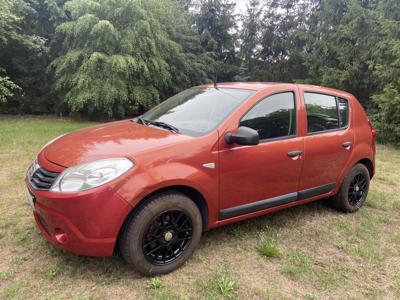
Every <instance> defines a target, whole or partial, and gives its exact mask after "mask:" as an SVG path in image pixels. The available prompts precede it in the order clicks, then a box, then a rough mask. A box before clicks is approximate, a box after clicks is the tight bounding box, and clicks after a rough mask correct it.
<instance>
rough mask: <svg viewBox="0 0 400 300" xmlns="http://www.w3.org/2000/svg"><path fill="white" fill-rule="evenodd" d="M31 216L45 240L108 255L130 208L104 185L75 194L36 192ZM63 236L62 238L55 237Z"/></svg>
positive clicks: (86, 252)
mask: <svg viewBox="0 0 400 300" xmlns="http://www.w3.org/2000/svg"><path fill="white" fill-rule="evenodd" d="M26 185H27V188H28V190H29V192H30V193H31V195H32V196H33V197H34V201H33V203H34V211H33V214H34V217H35V220H36V223H37V224H38V226H39V228H40V230H41V231H42V233H43V234H44V236H45V237H46V239H47V240H48V241H49V242H50V243H51V244H53V245H55V246H57V247H59V248H61V249H64V250H66V251H68V252H73V253H76V254H81V255H87V256H111V255H113V253H114V248H115V243H116V241H117V237H118V234H119V231H120V229H121V226H122V224H123V222H124V220H125V218H126V217H127V216H128V214H129V212H130V211H131V209H132V206H131V205H130V204H129V203H128V202H126V201H125V200H124V199H123V198H122V197H121V196H119V195H118V194H117V193H115V192H114V191H113V190H112V189H111V188H110V187H108V186H107V185H105V186H101V187H98V188H95V189H92V190H89V191H84V192H81V193H76V194H57V193H52V192H49V191H41V190H35V189H33V188H32V186H31V184H30V183H29V181H28V180H27V179H26ZM60 233H62V234H63V235H64V237H63V239H60V238H57V235H59V234H60Z"/></svg>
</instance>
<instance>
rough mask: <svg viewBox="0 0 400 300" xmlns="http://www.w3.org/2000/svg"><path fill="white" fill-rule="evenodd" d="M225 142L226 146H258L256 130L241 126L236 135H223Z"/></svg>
mask: <svg viewBox="0 0 400 300" xmlns="http://www.w3.org/2000/svg"><path fill="white" fill-rule="evenodd" d="M225 141H226V143H227V144H228V145H231V144H238V145H258V143H259V142H260V136H259V135H258V132H257V131H256V130H254V129H251V128H249V127H245V126H241V127H239V128H238V130H237V132H236V133H231V132H228V133H227V134H225Z"/></svg>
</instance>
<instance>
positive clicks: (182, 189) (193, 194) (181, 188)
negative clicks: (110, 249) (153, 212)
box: [114, 185, 209, 252]
mask: <svg viewBox="0 0 400 300" xmlns="http://www.w3.org/2000/svg"><path fill="white" fill-rule="evenodd" d="M168 192H179V193H182V194H184V195H185V196H187V197H188V198H190V199H191V200H192V201H193V202H194V203H195V204H196V205H197V207H198V208H199V211H200V215H201V220H202V223H203V224H202V225H203V231H205V230H207V229H208V215H209V212H208V205H207V202H206V200H205V198H204V196H203V195H202V194H201V193H200V192H199V191H198V190H196V189H194V188H192V187H190V186H186V185H172V186H167V187H163V188H160V189H158V190H155V191H153V192H151V193H150V194H148V195H146V196H145V197H143V198H142V200H140V201H139V202H138V203H137V204H136V205H135V206H134V207H133V208H132V210H131V211H130V213H129V214H128V215H127V216H126V218H125V220H124V222H123V223H122V226H121V228H120V230H119V232H118V237H117V242H116V244H115V250H114V252H116V250H117V249H118V247H119V239H120V237H121V234H122V232H123V231H124V230H125V227H126V224H127V223H128V221H129V220H130V219H131V218H133V217H134V216H135V215H136V213H137V212H138V211H140V209H141V208H142V207H144V206H145V205H146V204H147V203H148V202H149V201H151V199H152V198H153V197H154V196H157V195H162V194H163V193H168Z"/></svg>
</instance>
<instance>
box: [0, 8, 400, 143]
mask: <svg viewBox="0 0 400 300" xmlns="http://www.w3.org/2000/svg"><path fill="white" fill-rule="evenodd" d="M0 7H1V11H0V112H1V113H11V114H28V113H29V114H53V113H56V114H63V115H66V114H80V115H84V116H87V117H90V118H123V117H126V116H131V115H135V114H139V113H141V112H143V111H145V110H147V109H148V108H150V107H152V106H153V105H155V104H157V103H159V102H160V101H162V100H164V99H166V98H167V97H169V96H171V95H173V94H175V93H177V92H179V91H181V90H183V89H185V88H187V87H190V86H193V85H197V84H201V83H208V82H213V81H218V82H223V81H275V82H302V83H312V84H318V85H324V86H329V87H334V88H338V89H343V90H345V91H348V92H350V93H353V94H354V95H355V96H356V97H357V98H358V99H359V100H360V102H361V103H362V105H363V106H364V107H365V108H366V109H367V112H368V114H369V116H370V118H371V120H372V121H373V122H374V124H375V126H376V127H377V128H378V131H379V135H378V136H379V139H380V140H381V141H382V142H389V143H393V144H397V145H400V1H398V0H301V1H296V0H250V1H249V3H248V5H247V8H246V9H244V10H243V11H240V12H239V13H237V12H236V10H235V2H233V1H230V0H70V1H68V0H0Z"/></svg>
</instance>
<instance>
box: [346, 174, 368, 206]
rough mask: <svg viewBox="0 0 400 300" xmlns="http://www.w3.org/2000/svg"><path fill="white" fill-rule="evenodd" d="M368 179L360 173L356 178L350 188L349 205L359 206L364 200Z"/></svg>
mask: <svg viewBox="0 0 400 300" xmlns="http://www.w3.org/2000/svg"><path fill="white" fill-rule="evenodd" d="M367 186H368V184H367V178H365V176H364V174H363V173H359V174H357V175H356V176H354V178H353V180H352V181H351V182H350V186H349V192H348V197H349V203H350V204H351V205H353V206H358V205H359V203H360V202H361V201H362V200H363V198H364V195H365V194H366V193H367Z"/></svg>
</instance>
